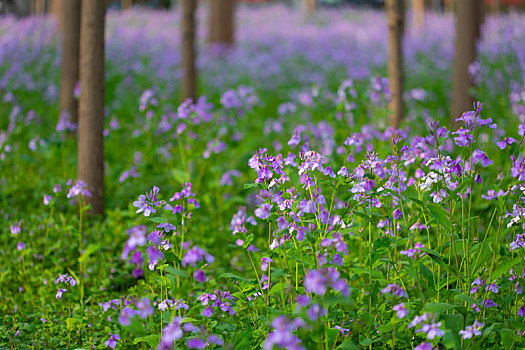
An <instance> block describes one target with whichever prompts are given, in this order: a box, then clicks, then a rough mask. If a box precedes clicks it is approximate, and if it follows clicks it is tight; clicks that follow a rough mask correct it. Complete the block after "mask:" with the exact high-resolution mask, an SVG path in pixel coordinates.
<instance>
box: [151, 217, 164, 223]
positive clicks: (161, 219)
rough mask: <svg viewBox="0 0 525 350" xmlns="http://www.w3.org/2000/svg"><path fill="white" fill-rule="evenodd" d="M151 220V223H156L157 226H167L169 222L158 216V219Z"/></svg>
mask: <svg viewBox="0 0 525 350" xmlns="http://www.w3.org/2000/svg"><path fill="white" fill-rule="evenodd" d="M149 219H150V221H153V222H156V223H157V224H165V223H167V222H168V219H166V218H163V217H160V216H156V217H153V218H149Z"/></svg>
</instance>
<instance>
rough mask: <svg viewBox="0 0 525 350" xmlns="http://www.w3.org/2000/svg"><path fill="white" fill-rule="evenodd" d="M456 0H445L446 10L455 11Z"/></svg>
mask: <svg viewBox="0 0 525 350" xmlns="http://www.w3.org/2000/svg"><path fill="white" fill-rule="evenodd" d="M454 8H455V5H454V0H445V12H454Z"/></svg>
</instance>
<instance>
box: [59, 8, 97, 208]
mask: <svg viewBox="0 0 525 350" xmlns="http://www.w3.org/2000/svg"><path fill="white" fill-rule="evenodd" d="M66 1H70V0H66ZM105 9H106V6H105V2H104V0H86V1H82V7H81V17H82V18H81V24H80V103H79V124H78V179H79V180H82V181H84V182H85V183H86V184H87V187H88V189H89V191H90V192H91V193H92V195H93V196H92V197H89V198H87V199H88V201H89V203H90V204H91V207H92V209H91V211H92V213H94V214H100V215H102V214H104V138H103V135H102V132H103V124H104V83H105V79H104V71H105V69H104V25H105Z"/></svg>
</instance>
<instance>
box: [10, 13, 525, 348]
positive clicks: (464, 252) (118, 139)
mask: <svg viewBox="0 0 525 350" xmlns="http://www.w3.org/2000/svg"><path fill="white" fill-rule="evenodd" d="M206 10H207V8H206V6H201V7H200V8H199V11H198V13H197V23H198V24H197V26H198V30H197V34H198V35H197V37H198V60H197V67H198V71H199V90H198V92H199V95H200V96H201V97H199V98H198V99H197V100H196V101H192V100H186V101H182V100H181V99H180V97H179V96H180V81H181V77H182V71H181V57H180V45H181V43H180V38H181V35H180V33H179V32H180V29H179V28H180V11H179V10H177V9H175V10H172V11H165V12H160V11H154V10H147V9H144V8H140V7H134V8H133V9H131V10H128V11H124V12H114V11H110V12H109V13H108V14H107V17H106V18H107V24H106V25H107V27H106V105H105V120H104V155H105V163H104V171H105V194H106V195H105V196H106V197H105V205H106V215H105V217H103V218H100V217H93V216H91V215H89V207H88V206H87V205H86V203H87V200H88V199H89V198H90V196H92V193H91V191H90V190H89V189H88V186H87V185H86V183H84V182H83V181H81V180H77V175H76V174H77V173H76V169H77V166H76V165H77V152H76V149H77V148H76V147H77V141H76V137H75V131H76V130H77V125H76V124H75V123H73V122H72V121H71V120H69V119H68V117H67V115H64V114H62V115H61V117H59V106H58V93H59V76H60V63H61V62H60V60H61V55H60V53H61V50H62V48H61V40H60V38H61V37H60V34H59V32H58V29H57V23H56V21H55V20H54V19H53V18H52V17H46V18H44V17H28V18H24V19H15V18H14V17H0V115H1V117H0V224H1V227H2V229H1V231H0V242H1V243H2V244H1V246H0V348H2V349H3V348H5V349H107V348H110V349H176V348H190V349H205V348H207V349H269V350H270V349H276V348H282V349H372V348H374V349H419V350H421V349H493V348H494V349H518V348H522V347H525V341H524V340H523V338H522V337H523V332H525V293H524V287H525V260H524V257H525V250H524V248H525V233H524V229H525V220H524V219H525V153H524V151H523V147H524V139H525V45H524V43H525V29H524V28H525V14H520V13H517V12H511V13H506V14H501V15H499V16H490V15H488V16H487V18H486V21H485V25H484V27H483V34H482V39H481V40H480V42H479V53H480V54H479V59H478V60H477V61H476V62H474V63H473V64H471V65H470V74H471V78H472V80H473V81H474V82H475V87H474V89H473V91H472V93H473V95H474V96H475V98H476V101H477V102H476V103H475V104H474V105H473V106H472V108H471V110H467V111H465V113H464V114H462V115H458V116H456V118H457V126H453V125H451V123H450V122H449V115H450V101H451V95H452V64H453V61H454V36H455V31H454V17H453V14H438V13H433V12H429V13H427V14H426V18H425V26H424V27H423V28H416V27H415V26H414V25H413V23H412V21H411V16H410V12H407V14H408V23H407V27H406V29H405V44H404V45H405V47H404V57H405V69H406V82H405V92H404V95H403V96H404V101H405V106H406V107H405V108H406V117H405V119H404V120H403V121H402V124H401V128H400V129H398V130H396V129H394V128H392V127H389V126H388V118H387V115H388V113H389V111H388V102H389V101H390V100H391V91H390V88H389V81H388V78H387V77H386V74H387V73H386V72H387V70H386V62H387V57H388V56H387V38H388V36H387V23H386V17H385V13H384V12H381V11H374V10H366V9H353V8H337V9H330V8H327V9H323V8H321V9H318V10H317V11H316V12H315V13H314V14H313V15H310V16H308V15H306V14H304V13H302V12H300V11H298V10H297V9H295V8H292V7H287V6H284V5H264V6H263V5H252V6H248V5H242V6H239V8H238V11H237V13H236V20H237V28H236V45H235V46H234V47H233V48H230V47H220V46H210V45H208V44H207V43H206V33H207V31H206V30H207V27H206V20H207V17H206V16H207V12H206ZM81 93H82V91H80V89H77V91H76V94H77V95H79V94H81ZM520 227H521V228H520Z"/></svg>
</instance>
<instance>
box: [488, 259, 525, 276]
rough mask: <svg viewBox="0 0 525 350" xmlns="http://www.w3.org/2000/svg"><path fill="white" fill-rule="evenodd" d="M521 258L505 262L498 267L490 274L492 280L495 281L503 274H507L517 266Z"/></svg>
mask: <svg viewBox="0 0 525 350" xmlns="http://www.w3.org/2000/svg"><path fill="white" fill-rule="evenodd" d="M522 261H523V258H522V257H519V256H517V257H515V258H514V259H512V260H507V261H505V262H504V263H502V264H500V265H498V267H497V268H496V269H495V270H494V272H493V273H492V280H496V279H498V278H500V277H501V276H502V275H503V274H504V273H508V272H509V271H510V269H511V268H512V267H514V266H515V265H517V264H518V263H520V262H522Z"/></svg>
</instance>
